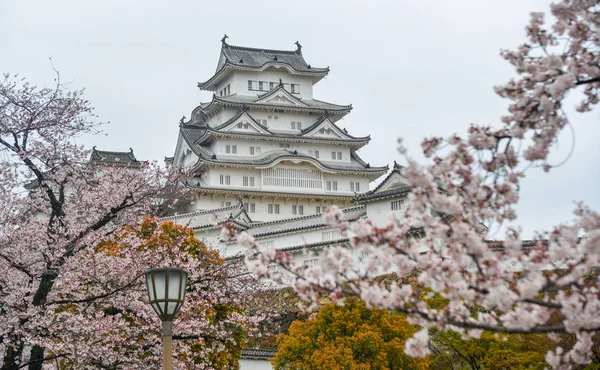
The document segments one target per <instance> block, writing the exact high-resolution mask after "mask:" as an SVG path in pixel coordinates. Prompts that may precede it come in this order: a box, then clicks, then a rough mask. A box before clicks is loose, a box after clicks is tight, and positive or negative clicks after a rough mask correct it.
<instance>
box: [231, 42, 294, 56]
mask: <svg viewBox="0 0 600 370" xmlns="http://www.w3.org/2000/svg"><path fill="white" fill-rule="evenodd" d="M222 49H236V50H243V51H257V52H263V53H272V54H291V55H300V54H298V53H297V52H296V50H278V49H262V48H252V47H248V46H238V45H230V44H224V45H223V46H222Z"/></svg>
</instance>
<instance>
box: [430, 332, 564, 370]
mask: <svg viewBox="0 0 600 370" xmlns="http://www.w3.org/2000/svg"><path fill="white" fill-rule="evenodd" d="M430 334H431V341H430V349H431V352H432V355H431V356H430V368H431V369H440V370H441V369H461V370H462V369H472V370H477V369H497V370H504V369H506V370H512V369H517V370H518V369H540V370H541V369H546V368H547V367H548V364H547V363H546V361H545V360H544V356H545V355H546V352H547V351H548V350H549V349H551V348H553V347H554V346H555V343H553V342H551V341H550V340H549V339H548V338H547V337H546V336H545V335H541V334H540V335H497V334H492V333H489V332H483V333H482V334H481V337H480V338H473V339H469V340H462V339H461V337H460V335H459V334H458V333H456V332H453V331H439V330H436V329H432V330H431V332H430Z"/></svg>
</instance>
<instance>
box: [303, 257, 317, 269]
mask: <svg viewBox="0 0 600 370" xmlns="http://www.w3.org/2000/svg"><path fill="white" fill-rule="evenodd" d="M304 264H305V265H306V266H308V267H315V266H318V265H319V259H318V258H313V259H309V260H304Z"/></svg>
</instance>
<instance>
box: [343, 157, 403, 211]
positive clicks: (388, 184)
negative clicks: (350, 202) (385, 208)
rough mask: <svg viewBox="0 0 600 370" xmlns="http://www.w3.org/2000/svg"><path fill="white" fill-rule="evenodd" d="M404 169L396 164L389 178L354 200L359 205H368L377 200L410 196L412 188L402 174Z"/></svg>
mask: <svg viewBox="0 0 600 370" xmlns="http://www.w3.org/2000/svg"><path fill="white" fill-rule="evenodd" d="M403 169H404V167H403V166H401V165H399V164H398V163H396V162H394V168H392V171H391V172H390V173H389V175H387V177H386V178H385V179H384V180H383V181H382V182H381V183H380V184H379V185H377V187H376V188H375V189H373V190H370V191H368V192H366V193H362V194H358V195H357V196H356V197H355V198H354V200H355V201H356V202H357V203H366V202H369V201H373V200H376V199H384V198H390V197H396V196H400V195H404V194H408V193H410V191H411V187H410V186H408V183H407V182H406V178H405V177H404V175H403V174H402V172H403Z"/></svg>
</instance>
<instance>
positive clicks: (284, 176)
mask: <svg viewBox="0 0 600 370" xmlns="http://www.w3.org/2000/svg"><path fill="white" fill-rule="evenodd" d="M263 182H264V185H265V186H283V187H287V188H309V189H321V188H323V178H322V176H321V172H319V171H316V170H303V169H297V168H267V169H265V170H263ZM336 187H337V185H336Z"/></svg>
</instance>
